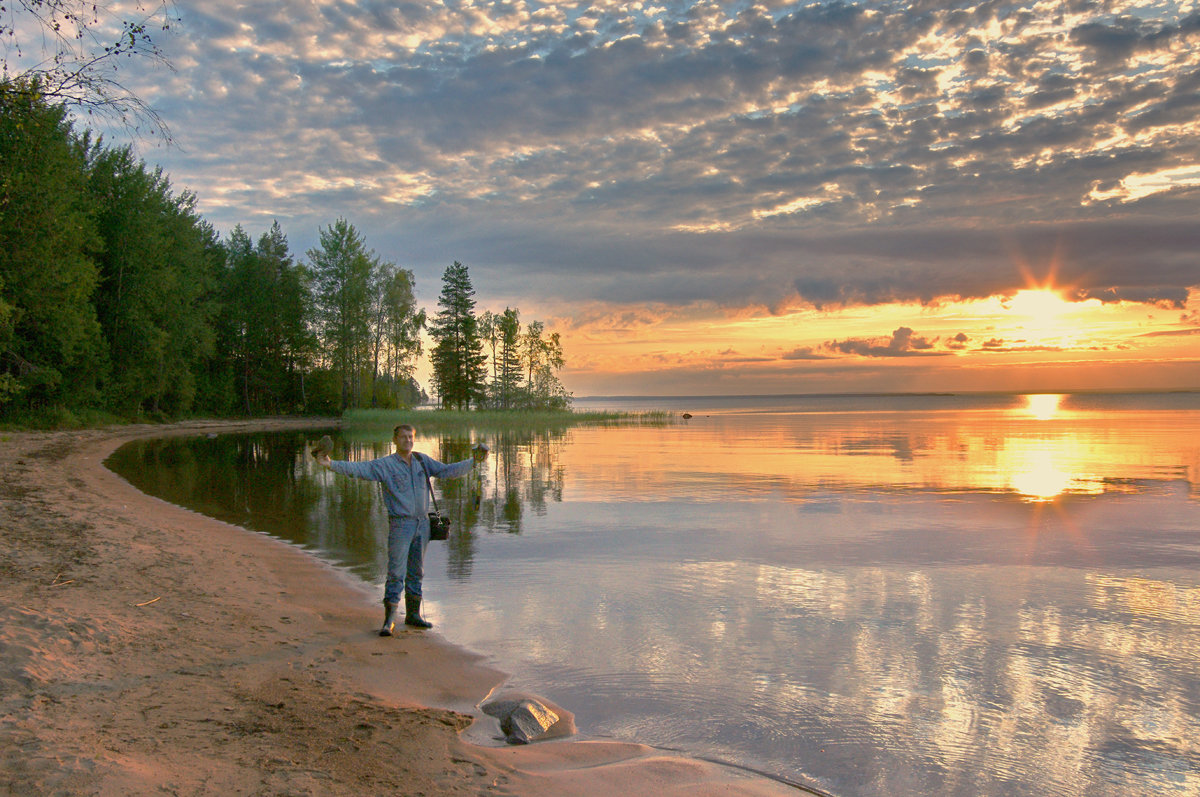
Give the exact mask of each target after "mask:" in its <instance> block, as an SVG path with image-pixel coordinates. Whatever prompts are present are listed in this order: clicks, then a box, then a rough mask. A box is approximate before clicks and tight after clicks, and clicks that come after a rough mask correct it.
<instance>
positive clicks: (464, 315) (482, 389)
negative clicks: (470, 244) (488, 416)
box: [429, 261, 487, 409]
mask: <svg viewBox="0 0 1200 797" xmlns="http://www.w3.org/2000/svg"><path fill="white" fill-rule="evenodd" d="M474 295H475V289H474V288H473V287H472V286H471V276H470V274H468V273H467V267H466V266H464V265H463V264H462V263H459V262H457V261H455V263H454V265H452V266H448V267H447V268H446V271H445V272H444V273H443V274H442V293H441V296H440V297H439V298H438V307H439V308H440V309H439V310H438V312H437V316H436V317H435V319H434V323H433V327H432V329H430V331H429V334H430V335H431V336H432V337H433V339H434V341H435V345H434V349H433V353H432V355H431V358H430V359H431V360H432V363H433V382H434V385H435V387H436V389H437V393H438V399H439V401H440V403H441V405H442V406H443V407H447V408H449V407H456V408H458V409H467V408H469V407H470V406H471V404H472V402H474V403H475V404H476V405H477V406H478V404H480V403H481V402H482V401H483V399H484V398H485V396H486V386H485V381H486V378H487V368H486V362H487V357H486V355H485V354H484V353H483V340H482V338H480V336H479V322H478V320H477V319H476V318H475V300H474V299H473V298H472V297H473V296H474Z"/></svg>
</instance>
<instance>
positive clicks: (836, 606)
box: [110, 394, 1200, 796]
mask: <svg viewBox="0 0 1200 797" xmlns="http://www.w3.org/2000/svg"><path fill="white" fill-rule="evenodd" d="M601 403H602V404H603V405H604V406H607V407H613V408H626V407H627V408H632V409H645V408H651V407H665V408H668V409H676V410H680V411H684V410H686V411H688V412H691V413H693V415H694V417H693V418H692V419H690V420H689V421H687V422H682V423H680V424H678V425H673V426H667V427H662V428H634V429H574V430H570V431H567V432H565V433H545V434H537V435H529V434H525V435H520V434H506V435H498V436H486V435H479V436H474V437H472V439H471V440H468V439H467V438H465V437H462V438H455V437H430V436H424V435H421V434H420V429H418V440H417V448H418V449H419V450H422V451H426V452H429V453H430V454H432V455H434V456H437V457H438V458H439V459H442V460H443V461H449V460H455V459H462V458H465V457H466V456H467V450H468V446H469V444H470V443H471V442H473V441H474V440H476V439H485V440H486V441H487V442H488V443H489V444H490V445H491V447H492V451H493V456H492V458H491V459H489V461H488V463H487V466H486V468H485V472H483V473H482V474H480V475H478V476H476V477H474V478H472V479H471V480H469V481H463V482H448V483H446V484H444V485H437V488H438V497H439V500H440V501H441V502H442V504H443V509H446V508H449V509H450V510H451V514H452V515H453V516H454V517H455V518H456V523H455V531H454V532H452V534H453V536H452V538H451V539H450V540H449V542H448V543H434V544H433V546H432V547H431V549H430V553H429V555H428V557H427V559H426V594H427V596H428V597H427V604H428V606H429V611H428V614H429V615H430V616H431V619H433V620H434V621H436V622H437V624H438V629H439V631H440V632H441V633H442V634H443V635H445V636H446V637H448V638H449V639H450V640H452V641H454V642H458V643H461V644H464V645H466V646H468V647H471V648H473V649H476V650H479V651H483V652H486V653H488V654H489V655H491V656H492V657H493V658H494V660H495V662H496V664H497V665H498V666H499V667H501V668H502V669H504V670H505V671H506V672H510V673H512V678H511V681H510V684H511V685H512V686H514V687H517V688H524V689H529V690H531V691H535V692H537V693H540V694H543V695H545V696H547V697H548V698H550V699H552V700H554V701H556V702H558V703H561V704H562V705H564V706H567V707H568V708H570V709H571V710H573V711H574V712H576V715H577V720H578V723H579V726H580V728H581V731H582V733H583V734H584V735H585V736H589V737H602V738H616V739H635V740H638V741H643V742H647V743H650V744H654V745H658V746H663V747H671V748H677V749H682V750H685V751H687V752H689V753H692V754H697V755H702V756H707V757H714V758H719V759H722V760H726V761H730V762H735V763H737V764H741V765H744V766H749V767H753V768H755V769H759V770H762V771H765V772H769V773H773V774H776V775H779V776H782V777H785V778H787V779H790V780H793V781H796V782H800V783H805V784H809V785H814V786H817V787H819V788H821V789H824V790H826V791H829V792H832V793H833V794H835V795H847V796H849V795H895V794H945V795H972V796H973V795H1160V794H1180V795H1182V794H1191V795H1195V794H1200V395H1197V394H1176V395H1162V396H1099V397H1096V396H1092V397H1087V396H1065V397H1006V396H999V397H953V396H946V397H887V398H883V397H874V398H869V397H868V398H862V397H823V398H794V397H793V398H786V397H779V398H755V399H736V398H721V399H697V398H690V399H679V400H667V399H661V400H648V399H636V400H628V401H620V400H613V399H610V400H606V401H604V402H587V401H580V402H577V404H578V406H580V407H581V408H586V407H588V406H594V405H595V404H601ZM320 434H321V432H319V431H315V432H313V433H309V434H307V435H305V434H295V433H289V434H278V435H256V436H228V437H217V438H215V439H207V438H197V439H193V440H184V441H151V442H145V443H137V444H131V445H130V446H127V447H125V448H123V449H122V450H121V451H119V452H118V453H117V454H116V455H115V456H114V458H113V459H112V460H111V461H110V464H111V465H113V467H114V468H115V469H116V470H118V472H120V473H122V475H124V476H125V477H126V478H128V479H130V480H131V481H132V482H134V483H135V484H137V485H138V486H140V487H142V488H143V489H145V490H147V491H148V492H151V493H153V494H157V495H161V496H163V497H164V498H167V499H168V500H172V501H175V502H178V503H181V504H185V505H188V506H191V507H193V508H196V509H199V510H201V511H204V512H206V513H209V514H212V515H215V516H218V517H221V518H223V519H227V520H231V521H233V522H237V523H241V524H243V525H245V526H248V527H252V528H256V529H259V530H263V531H267V532H270V533H272V534H276V535H278V536H280V537H283V538H286V539H289V540H292V541H294V542H297V543H299V544H302V545H305V546H307V547H309V548H311V549H312V550H314V551H317V552H319V553H320V554H321V555H323V556H326V557H328V558H330V559H332V560H334V561H336V562H339V563H341V564H343V565H344V566H346V567H347V568H348V569H350V570H351V571H352V572H353V573H355V574H357V575H358V576H360V577H361V578H363V579H364V580H366V581H368V582H371V583H381V582H382V577H383V568H384V563H385V551H384V544H385V543H384V531H385V528H386V525H385V521H384V510H383V507H382V502H381V501H380V499H379V497H378V493H377V487H376V486H375V485H373V484H368V483H365V482H357V481H353V480H350V479H345V478H343V477H335V476H334V475H332V474H330V473H326V472H322V471H320V470H319V469H317V468H314V466H313V464H312V463H311V461H310V460H307V459H306V458H305V457H304V456H303V453H302V452H303V446H304V444H305V443H306V442H307V441H311V440H314V439H315V438H316V437H318V436H319V435H320ZM386 436H387V435H386V434H384V435H381V437H386ZM338 450H339V453H338V455H339V456H342V457H348V458H353V459H369V458H372V457H376V456H382V455H384V454H387V453H390V452H391V450H392V449H391V445H390V441H387V440H383V439H379V440H365V439H351V440H345V439H341V440H338ZM476 733H480V734H486V733H487V731H486V729H482V730H480V731H476Z"/></svg>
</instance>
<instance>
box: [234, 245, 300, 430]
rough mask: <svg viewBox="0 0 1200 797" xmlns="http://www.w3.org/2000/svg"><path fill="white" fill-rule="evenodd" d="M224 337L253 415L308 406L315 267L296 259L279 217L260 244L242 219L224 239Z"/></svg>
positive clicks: (241, 405) (243, 406) (241, 400)
mask: <svg viewBox="0 0 1200 797" xmlns="http://www.w3.org/2000/svg"><path fill="white" fill-rule="evenodd" d="M224 253H225V257H224V262H225V265H224V269H223V270H222V273H221V275H220V286H221V287H220V291H219V297H220V303H221V306H222V308H223V312H222V313H221V314H220V316H219V317H218V318H217V319H216V322H215V323H216V329H217V335H218V339H219V340H220V341H221V347H222V350H223V351H225V352H226V353H227V356H228V358H229V371H230V376H231V385H230V387H231V389H232V390H233V391H234V392H236V393H237V396H238V399H237V402H236V404H237V409H238V410H239V411H240V412H242V413H245V414H247V415H254V414H262V413H270V414H279V413H287V412H296V411H304V409H305V405H306V403H307V397H306V395H305V384H304V374H305V371H307V370H308V369H309V368H310V367H311V362H312V359H313V357H314V355H315V352H316V338H315V337H314V336H313V334H312V332H311V331H310V330H309V326H308V321H309V319H310V318H311V316H312V310H311V304H312V299H311V295H310V293H309V288H308V273H307V271H305V270H304V269H303V268H301V267H299V266H297V265H296V264H295V263H293V261H292V256H291V253H290V251H289V248H288V243H287V237H286V236H285V235H284V234H283V230H282V228H281V227H280V226H279V222H275V223H274V224H272V226H271V229H270V230H269V231H268V232H266V233H263V235H262V236H261V237H260V238H259V239H258V243H257V245H252V244H251V242H250V236H249V235H247V234H246V232H245V230H243V229H242V227H241V225H238V226H237V227H235V228H234V229H233V232H232V233H230V236H229V239H228V240H227V241H226V242H225V244H224Z"/></svg>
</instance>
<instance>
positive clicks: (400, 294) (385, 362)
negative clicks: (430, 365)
mask: <svg viewBox="0 0 1200 797" xmlns="http://www.w3.org/2000/svg"><path fill="white" fill-rule="evenodd" d="M413 285H414V280H413V274H412V272H411V271H409V270H408V269H402V268H396V266H395V264H393V263H384V264H382V266H381V267H380V269H379V271H378V274H377V279H376V280H375V284H374V285H373V293H374V297H373V300H374V313H373V315H374V318H373V319H372V334H373V336H374V358H373V362H372V382H371V406H372V407H379V406H385V407H386V406H391V407H410V406H412V405H413V404H416V403H418V402H419V401H420V398H421V391H420V387H417V389H416V391H415V392H414V391H413V389H412V388H413V386H414V385H415V381H414V379H413V372H414V371H415V364H416V359H417V357H419V356H420V355H421V330H422V329H424V327H425V311H424V310H418V309H417V302H416V297H415V296H414V295H413Z"/></svg>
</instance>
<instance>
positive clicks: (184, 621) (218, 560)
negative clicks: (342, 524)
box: [0, 419, 802, 797]
mask: <svg viewBox="0 0 1200 797" xmlns="http://www.w3.org/2000/svg"><path fill="white" fill-rule="evenodd" d="M313 423H314V422H313V420H312V419H305V420H300V421H296V420H280V419H272V420H258V421H248V422H240V423H239V422H189V423H183V424H175V425H171V426H129V427H114V428H109V429H103V430H90V431H82V432H54V433H9V434H4V435H0V439H2V440H3V441H4V450H5V456H4V462H3V480H2V482H0V528H2V529H3V532H2V534H0V612H3V620H2V622H0V700H2V701H3V706H2V710H0V717H2V719H0V792H3V793H7V794H20V795H31V794H38V795H53V794H64V795H65V794H70V795H78V794H104V795H107V794H113V795H117V794H151V793H153V794H160V793H164V794H180V795H192V794H262V795H341V794H346V795H367V794H384V793H391V794H404V795H456V794H471V795H491V794H498V795H504V794H508V795H551V794H553V795H563V794H573V795H593V794H594V795H597V797H599V795H609V794H612V793H613V792H618V793H624V794H656V795H671V794H679V795H683V794H687V795H705V794H714V795H715V794H721V795H731V794H734V795H736V794H744V795H769V794H791V795H795V794H798V793H802V792H801V791H800V790H798V789H796V788H793V787H791V786H789V785H787V784H784V783H780V782H776V781H774V780H771V779H769V778H766V777H761V776H757V775H754V774H751V773H746V772H743V771H741V770H738V769H734V768H730V767H723V766H719V765H716V764H712V763H708V762H705V761H698V760H694V759H689V758H685V757H681V756H676V755H671V754H665V753H663V752H661V751H657V750H654V749H652V748H650V747H647V746H644V745H639V744H629V743H619V742H595V741H583V740H580V739H578V738H577V737H573V738H568V739H565V740H559V741H547V742H541V743H538V744H534V745H528V746H503V745H497V746H495V747H487V746H479V745H475V744H472V743H469V742H467V741H465V740H464V739H462V738H461V737H460V733H461V732H462V731H463V730H464V729H465V728H467V727H468V726H469V725H471V723H472V722H473V721H475V720H476V718H478V717H482V716H483V715H482V712H480V711H479V710H478V709H477V705H478V704H479V702H480V701H482V700H484V698H485V697H486V696H487V695H488V693H489V692H490V691H491V690H492V689H493V688H494V687H496V686H497V685H499V684H501V683H502V682H503V679H504V676H503V674H502V673H500V672H497V671H495V670H493V669H490V668H489V667H487V666H486V665H485V664H484V663H483V662H482V660H481V659H480V658H479V657H478V656H475V655H472V654H471V653H469V652H467V651H464V650H462V649H459V648H456V647H453V646H451V645H449V644H448V643H446V642H444V641H443V640H441V639H440V638H439V637H438V636H437V634H436V633H432V632H425V633H422V632H416V631H406V632H405V633H401V634H399V635H398V636H397V637H394V638H391V639H385V638H380V637H379V636H377V635H376V633H375V630H376V626H377V624H378V621H379V619H380V616H379V615H380V609H379V605H378V596H377V595H375V594H373V593H372V592H370V591H368V590H367V589H366V588H365V587H363V586H362V585H360V584H358V583H356V582H354V581H353V580H351V579H350V578H348V577H347V576H345V575H344V574H342V573H341V572H340V571H338V570H337V569H335V568H333V567H331V566H328V565H326V564H324V563H322V562H321V561H320V560H318V559H317V558H316V557H313V556H311V555H309V554H307V553H305V552H303V551H301V550H299V549H297V548H295V547H293V546H290V545H287V544H285V543H282V542H279V541H277V540H274V539H272V538H269V537H267V536H265V535H262V534H257V533H253V532H249V531H247V530H245V529H242V528H239V527H236V526H232V525H229V524H226V523H222V522H220V521H217V520H213V519H210V518H207V517H204V516H202V515H198V514H196V513H194V512H190V511H188V510H185V509H182V508H180V507H177V506H174V505H171V504H168V503H165V502H163V501H160V500H159V499H156V498H152V497H149V496H147V495H145V494H143V493H141V492H139V491H137V490H136V489H134V488H133V487H132V486H131V485H129V484H128V483H127V482H125V481H124V480H123V479H121V478H120V477H118V476H117V475H115V474H114V473H112V472H111V471H109V470H108V469H106V468H105V467H104V466H103V461H104V459H105V458H106V457H107V456H108V455H109V454H111V453H112V452H113V451H114V450H115V449H116V448H117V447H118V446H120V445H121V444H122V443H124V442H126V441H128V440H132V439H135V438H140V437H160V436H167V435H188V434H205V433H222V434H223V433H231V432H239V431H253V430H261V429H271V428H289V427H291V428H307V427H312V426H313ZM445 622H453V618H452V617H451V618H445ZM566 708H567V709H569V708H570V707H569V706H567V707H566ZM481 721H492V720H490V719H488V718H484V719H483V720H481ZM584 731H585V732H586V729H584Z"/></svg>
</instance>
